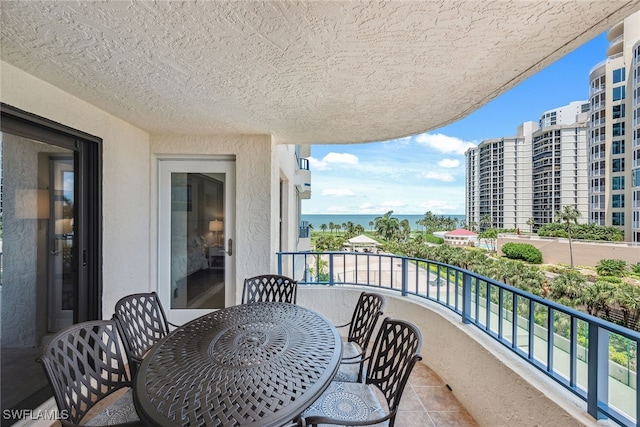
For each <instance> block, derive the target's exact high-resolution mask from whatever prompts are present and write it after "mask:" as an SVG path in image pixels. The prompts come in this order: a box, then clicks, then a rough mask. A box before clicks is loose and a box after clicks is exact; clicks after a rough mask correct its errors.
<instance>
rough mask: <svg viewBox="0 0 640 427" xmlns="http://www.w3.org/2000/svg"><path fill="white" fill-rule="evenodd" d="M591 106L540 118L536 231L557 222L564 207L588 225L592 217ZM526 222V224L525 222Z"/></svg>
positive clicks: (535, 184) (535, 169)
mask: <svg viewBox="0 0 640 427" xmlns="http://www.w3.org/2000/svg"><path fill="white" fill-rule="evenodd" d="M588 112H589V103H588V102H586V101H575V102H572V103H570V104H569V105H566V106H564V107H560V108H557V109H555V110H550V111H545V112H544V113H543V114H542V115H541V116H540V121H539V123H540V125H541V126H540V129H538V130H536V131H535V132H534V133H533V153H532V154H533V156H532V206H531V208H532V211H531V218H533V221H534V224H533V229H534V230H538V229H539V228H540V226H542V225H544V224H548V223H551V222H553V221H554V215H555V212H557V211H559V210H561V209H562V207H563V206H566V205H568V206H574V207H575V208H576V209H578V211H579V212H580V214H581V215H582V220H581V222H586V221H587V217H588V213H589V205H588V202H589V198H588V178H587V126H588V120H589V113H588ZM525 222H526V221H525Z"/></svg>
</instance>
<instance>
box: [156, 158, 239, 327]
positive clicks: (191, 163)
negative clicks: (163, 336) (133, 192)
mask: <svg viewBox="0 0 640 427" xmlns="http://www.w3.org/2000/svg"><path fill="white" fill-rule="evenodd" d="M172 173H203V174H207V173H215V174H225V182H224V194H225V200H224V210H225V212H224V218H225V221H224V231H223V233H222V236H224V250H225V277H224V282H225V306H227V307H228V306H231V305H233V304H234V302H235V294H236V289H235V280H234V278H235V241H236V239H235V187H236V185H235V181H236V176H235V160H234V159H231V158H229V157H220V158H207V159H202V158H199V159H198V158H184V159H182V158H180V159H175V158H172V159H162V158H161V159H158V272H157V274H158V276H157V277H158V288H157V289H158V290H157V292H158V297H159V299H160V301H161V303H162V306H163V308H164V309H165V312H166V314H167V317H168V318H169V321H171V322H172V323H177V324H183V323H185V322H188V321H190V320H193V319H195V318H196V317H199V316H202V315H204V314H206V313H209V312H211V311H213V310H210V309H172V308H171V295H172V290H173V289H172V283H171V282H172V279H171V174H172ZM230 243H231V251H230V247H229V246H230Z"/></svg>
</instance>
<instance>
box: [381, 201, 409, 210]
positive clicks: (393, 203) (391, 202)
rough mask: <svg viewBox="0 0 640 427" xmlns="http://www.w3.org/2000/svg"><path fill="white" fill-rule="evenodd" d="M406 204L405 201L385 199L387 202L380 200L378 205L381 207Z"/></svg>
mask: <svg viewBox="0 0 640 427" xmlns="http://www.w3.org/2000/svg"><path fill="white" fill-rule="evenodd" d="M405 206H407V204H406V203H405V202H400V201H387V202H382V203H380V207H382V208H385V209H387V208H403V207H405Z"/></svg>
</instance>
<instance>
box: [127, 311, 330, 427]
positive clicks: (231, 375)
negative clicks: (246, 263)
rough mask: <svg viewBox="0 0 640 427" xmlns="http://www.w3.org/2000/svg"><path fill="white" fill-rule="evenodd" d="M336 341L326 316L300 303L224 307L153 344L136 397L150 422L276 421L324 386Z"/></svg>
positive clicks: (248, 423) (293, 412) (266, 425)
mask: <svg viewBox="0 0 640 427" xmlns="http://www.w3.org/2000/svg"><path fill="white" fill-rule="evenodd" d="M341 346H342V344H341V339H340V336H339V334H338V332H337V330H336V328H335V327H334V326H333V325H332V324H331V322H329V321H328V320H327V319H326V318H325V317H324V316H322V315H321V314H319V313H316V312H314V311H311V310H309V309H306V308H304V307H300V306H298V305H294V304H286V303H271V302H266V303H255V304H245V305H238V306H234V307H229V308H225V309H223V310H218V311H215V312H212V313H210V314H207V315H205V316H202V317H200V318H198V319H196V320H194V321H192V322H189V323H187V324H185V325H183V326H182V327H180V328H178V329H176V330H174V331H173V332H172V333H171V334H169V335H168V336H167V337H165V338H164V339H163V340H162V341H161V342H159V343H158V345H157V346H156V347H155V348H154V349H153V350H152V351H151V352H150V353H149V354H148V355H147V356H146V357H145V359H144V361H143V362H142V365H141V368H140V371H139V373H138V376H137V377H136V379H135V386H134V401H135V403H136V408H137V410H138V413H139V415H140V417H141V418H142V420H143V421H145V422H147V423H149V424H151V425H160V426H255V427H258V426H260V427H269V426H280V425H283V424H286V423H288V422H290V421H291V420H293V419H294V418H296V417H297V416H298V415H299V414H300V413H302V411H304V410H305V409H306V408H307V407H308V406H309V405H310V404H311V403H313V402H314V401H315V400H316V398H317V397H318V396H319V395H320V394H321V393H322V392H323V391H324V390H325V389H326V387H327V386H328V385H329V383H330V382H331V380H332V379H333V377H334V376H335V374H336V372H337V370H338V366H339V364H340V356H341V351H342V348H341Z"/></svg>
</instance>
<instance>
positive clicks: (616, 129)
mask: <svg viewBox="0 0 640 427" xmlns="http://www.w3.org/2000/svg"><path fill="white" fill-rule="evenodd" d="M612 131H613V136H624V122H623V123H614V124H613V128H612Z"/></svg>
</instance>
